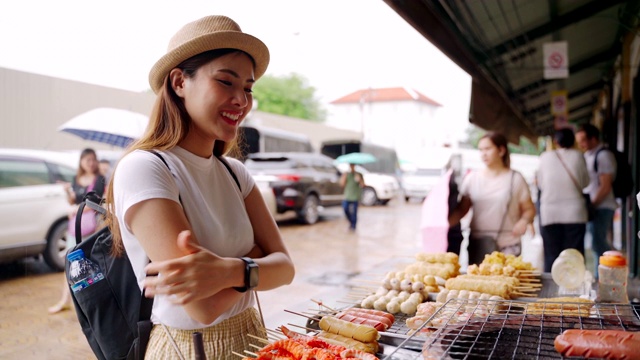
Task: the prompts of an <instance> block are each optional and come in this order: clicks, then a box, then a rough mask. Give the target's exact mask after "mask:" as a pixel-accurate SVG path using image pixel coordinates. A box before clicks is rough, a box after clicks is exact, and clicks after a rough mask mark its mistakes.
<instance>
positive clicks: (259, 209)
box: [145, 187, 294, 324]
mask: <svg viewBox="0 0 640 360" xmlns="http://www.w3.org/2000/svg"><path fill="white" fill-rule="evenodd" d="M245 205H246V208H247V213H248V215H249V219H250V221H251V223H252V227H253V230H254V239H255V242H256V245H255V246H254V248H253V249H252V250H251V251H250V252H249V253H248V254H246V256H248V257H251V258H253V259H254V261H255V262H256V263H257V264H258V265H259V267H260V270H259V281H258V284H259V285H258V287H257V288H256V290H270V289H273V288H276V287H279V286H282V285H285V284H289V283H291V281H292V280H293V275H294V267H293V263H292V262H291V259H290V257H289V254H288V252H287V250H286V248H285V246H284V242H283V241H282V238H281V236H280V232H279V230H278V227H277V225H276V223H275V221H274V220H273V218H272V217H271V215H270V213H269V210H268V209H267V206H266V205H265V203H264V199H263V198H262V195H261V194H260V192H259V191H258V189H257V187H254V188H253V189H252V190H251V192H250V194H249V195H248V196H247V198H246V199H245ZM185 221H186V219H185ZM190 239H192V237H191V236H190V234H188V233H187V234H184V233H183V234H180V236H178V242H177V245H176V246H177V247H178V248H179V250H178V253H181V254H183V255H184V254H186V253H190V254H191V255H188V256H182V257H180V258H178V259H174V260H170V261H162V262H157V261H155V262H152V263H151V264H149V265H148V266H147V270H148V272H160V273H169V274H171V275H169V276H162V277H159V278H155V277H149V278H148V279H147V280H145V288H146V289H147V293H148V294H149V295H150V296H151V295H154V294H170V295H175V299H174V300H175V302H176V303H179V304H183V305H185V308H186V310H187V312H188V313H189V315H190V316H191V317H192V318H193V319H195V320H197V321H200V322H202V323H204V324H208V323H211V322H213V321H214V320H215V319H216V318H217V317H218V316H220V314H222V313H224V312H225V311H227V310H228V309H229V308H230V307H231V306H232V305H233V304H235V302H236V301H238V300H239V298H240V297H241V296H242V293H239V292H238V291H236V290H234V289H232V288H231V287H242V286H244V262H243V261H242V260H240V259H229V258H226V259H223V258H220V257H218V256H216V255H215V254H213V253H211V252H210V251H208V250H206V249H203V248H201V247H200V246H198V245H197V242H196V241H195V240H190ZM220 259H222V261H226V262H227V263H228V262H229V261H231V262H233V264H230V265H224V264H223V263H221V261H220ZM212 274H216V275H215V276H212ZM221 278H225V279H226V280H229V279H234V280H233V281H231V282H229V281H227V282H226V283H225V284H221Z"/></svg>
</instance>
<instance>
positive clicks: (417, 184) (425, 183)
mask: <svg viewBox="0 0 640 360" xmlns="http://www.w3.org/2000/svg"><path fill="white" fill-rule="evenodd" d="M443 173H444V170H443V169H437V168H436V169H431V168H417V169H415V170H411V171H406V172H405V173H404V174H403V175H402V191H403V195H404V199H405V201H407V202H408V201H409V200H411V199H412V198H417V199H420V200H424V198H426V197H427V195H428V194H429V192H430V191H431V189H433V187H434V186H436V184H438V181H440V178H441V177H442V175H443Z"/></svg>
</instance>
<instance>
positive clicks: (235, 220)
mask: <svg viewBox="0 0 640 360" xmlns="http://www.w3.org/2000/svg"><path fill="white" fill-rule="evenodd" d="M159 153H160V154H161V155H162V157H163V158H164V159H165V161H166V162H167V163H168V164H169V167H170V168H171V172H170V171H169V169H168V168H167V166H166V165H165V164H164V163H163V162H162V160H160V159H159V158H158V157H157V156H156V155H154V154H152V153H150V152H148V151H142V150H136V151H134V152H132V153H130V154H128V155H126V156H125V157H124V158H122V160H120V162H119V164H118V167H117V170H116V171H115V175H114V176H115V177H114V180H113V192H114V201H115V212H116V216H117V218H118V224H119V225H120V231H121V233H122V240H123V244H124V248H125V250H126V252H127V255H128V256H129V260H130V261H131V265H132V267H133V270H134V272H135V274H136V277H137V279H138V284H139V285H140V288H141V289H142V281H143V280H144V277H145V273H144V268H145V266H146V265H147V264H148V261H149V260H148V257H147V255H146V253H145V252H144V250H143V248H142V246H141V245H140V243H139V242H138V240H137V239H136V237H135V236H134V235H133V234H132V233H131V232H130V229H128V228H127V226H126V225H125V223H124V218H125V214H126V212H127V210H128V209H129V208H131V206H133V205H135V204H137V203H140V202H142V201H144V200H149V199H158V198H162V199H170V200H173V201H175V202H177V203H181V204H182V206H183V208H184V209H185V214H186V216H187V219H189V223H190V224H191V227H192V230H193V233H194V235H195V236H196V238H197V239H198V241H199V242H200V244H201V245H202V246H203V247H205V248H207V249H209V250H211V251H212V252H214V253H216V254H218V255H220V256H223V257H241V256H243V255H245V254H246V253H248V252H249V251H250V250H251V249H252V247H253V245H254V237H253V228H252V226H251V222H250V220H249V217H248V215H247V212H246V208H245V204H244V198H245V197H247V195H249V193H250V192H251V190H252V189H253V186H254V184H255V183H254V180H253V178H252V177H251V175H250V174H249V172H248V171H247V170H246V168H245V167H244V165H243V164H242V163H241V162H239V161H238V160H236V159H232V158H225V159H226V160H227V162H228V163H229V165H230V167H231V169H232V170H233V172H234V174H235V175H236V177H237V178H238V181H239V183H240V187H241V189H242V192H241V191H240V189H238V185H237V184H236V183H235V181H234V180H233V177H232V176H231V174H230V173H229V171H228V170H227V169H226V168H225V166H224V164H223V163H222V162H221V161H220V160H219V159H217V158H216V157H215V156H211V157H210V158H208V159H205V158H202V157H199V156H196V155H194V154H192V153H190V152H188V151H186V150H184V149H182V148H180V147H175V148H173V149H171V150H169V151H162V152H159ZM253 304H254V299H253V297H252V296H251V292H247V293H246V294H245V296H244V297H243V298H242V300H240V301H239V302H238V303H237V304H235V305H234V306H233V307H232V308H231V309H230V310H229V311H227V312H226V313H224V314H222V315H221V316H220V317H218V318H217V319H216V321H214V322H213V323H212V324H201V323H199V322H197V321H195V320H193V319H191V318H190V317H189V315H188V314H187V313H186V311H185V310H184V308H183V307H182V306H181V305H174V304H172V303H171V302H169V301H168V299H167V297H166V296H156V297H155V298H154V302H153V311H152V316H151V320H152V321H153V322H154V323H160V322H162V323H163V324H165V325H167V326H171V327H174V328H178V329H184V330H192V329H198V328H203V327H206V326H211V325H214V324H217V323H219V322H220V321H222V320H225V319H227V318H229V317H232V316H234V315H236V314H239V313H240V312H242V311H244V310H245V309H247V308H249V307H251V306H253Z"/></svg>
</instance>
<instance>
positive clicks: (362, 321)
mask: <svg viewBox="0 0 640 360" xmlns="http://www.w3.org/2000/svg"><path fill="white" fill-rule="evenodd" d="M335 317H336V319H340V320H344V321H348V322H350V323H354V324H359V325H369V326H372V327H373V328H375V329H376V330H378V331H385V330H387V328H388V326H387V325H386V324H384V323H381V322H380V321H378V320H375V319H371V318H369V317H365V316H362V315H360V314H356V313H348V312H344V311H343V312H339V313H337V314H336V315H335ZM385 320H386V319H385Z"/></svg>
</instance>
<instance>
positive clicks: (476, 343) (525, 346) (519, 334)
mask: <svg viewBox="0 0 640 360" xmlns="http://www.w3.org/2000/svg"><path fill="white" fill-rule="evenodd" d="M639 318H640V317H639V316H638V312H637V311H636V309H635V308H634V307H632V306H631V305H621V304H595V305H591V304H585V303H569V302H563V303H561V302H546V303H533V302H520V301H490V300H483V301H481V300H476V301H473V302H472V303H471V302H469V301H468V300H467V301H465V300H458V299H452V300H450V301H448V302H447V303H446V304H444V305H443V306H442V307H441V308H440V309H438V310H437V311H436V312H435V313H434V314H433V316H431V318H430V320H429V321H428V322H426V323H425V324H424V325H423V326H422V327H421V328H420V329H419V330H418V331H417V332H415V333H414V334H412V335H410V336H409V337H408V338H407V339H406V340H405V341H403V342H402V343H400V344H399V345H398V350H402V349H405V350H406V349H413V350H416V349H415V344H416V342H418V341H419V342H420V343H421V345H422V346H421V351H417V352H414V353H413V354H415V355H411V357H407V352H406V351H402V352H401V353H402V354H401V355H400V356H396V352H395V351H394V352H391V353H390V354H389V355H387V356H385V357H384V359H385V360H387V359H389V360H391V359H403V360H404V359H562V356H561V355H560V353H558V352H557V351H556V350H555V348H554V340H555V338H556V336H558V335H560V334H561V333H562V332H563V331H564V330H567V329H605V330H606V329H611V330H626V331H640V320H639ZM406 344H411V345H410V346H406ZM399 353H400V352H399Z"/></svg>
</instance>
